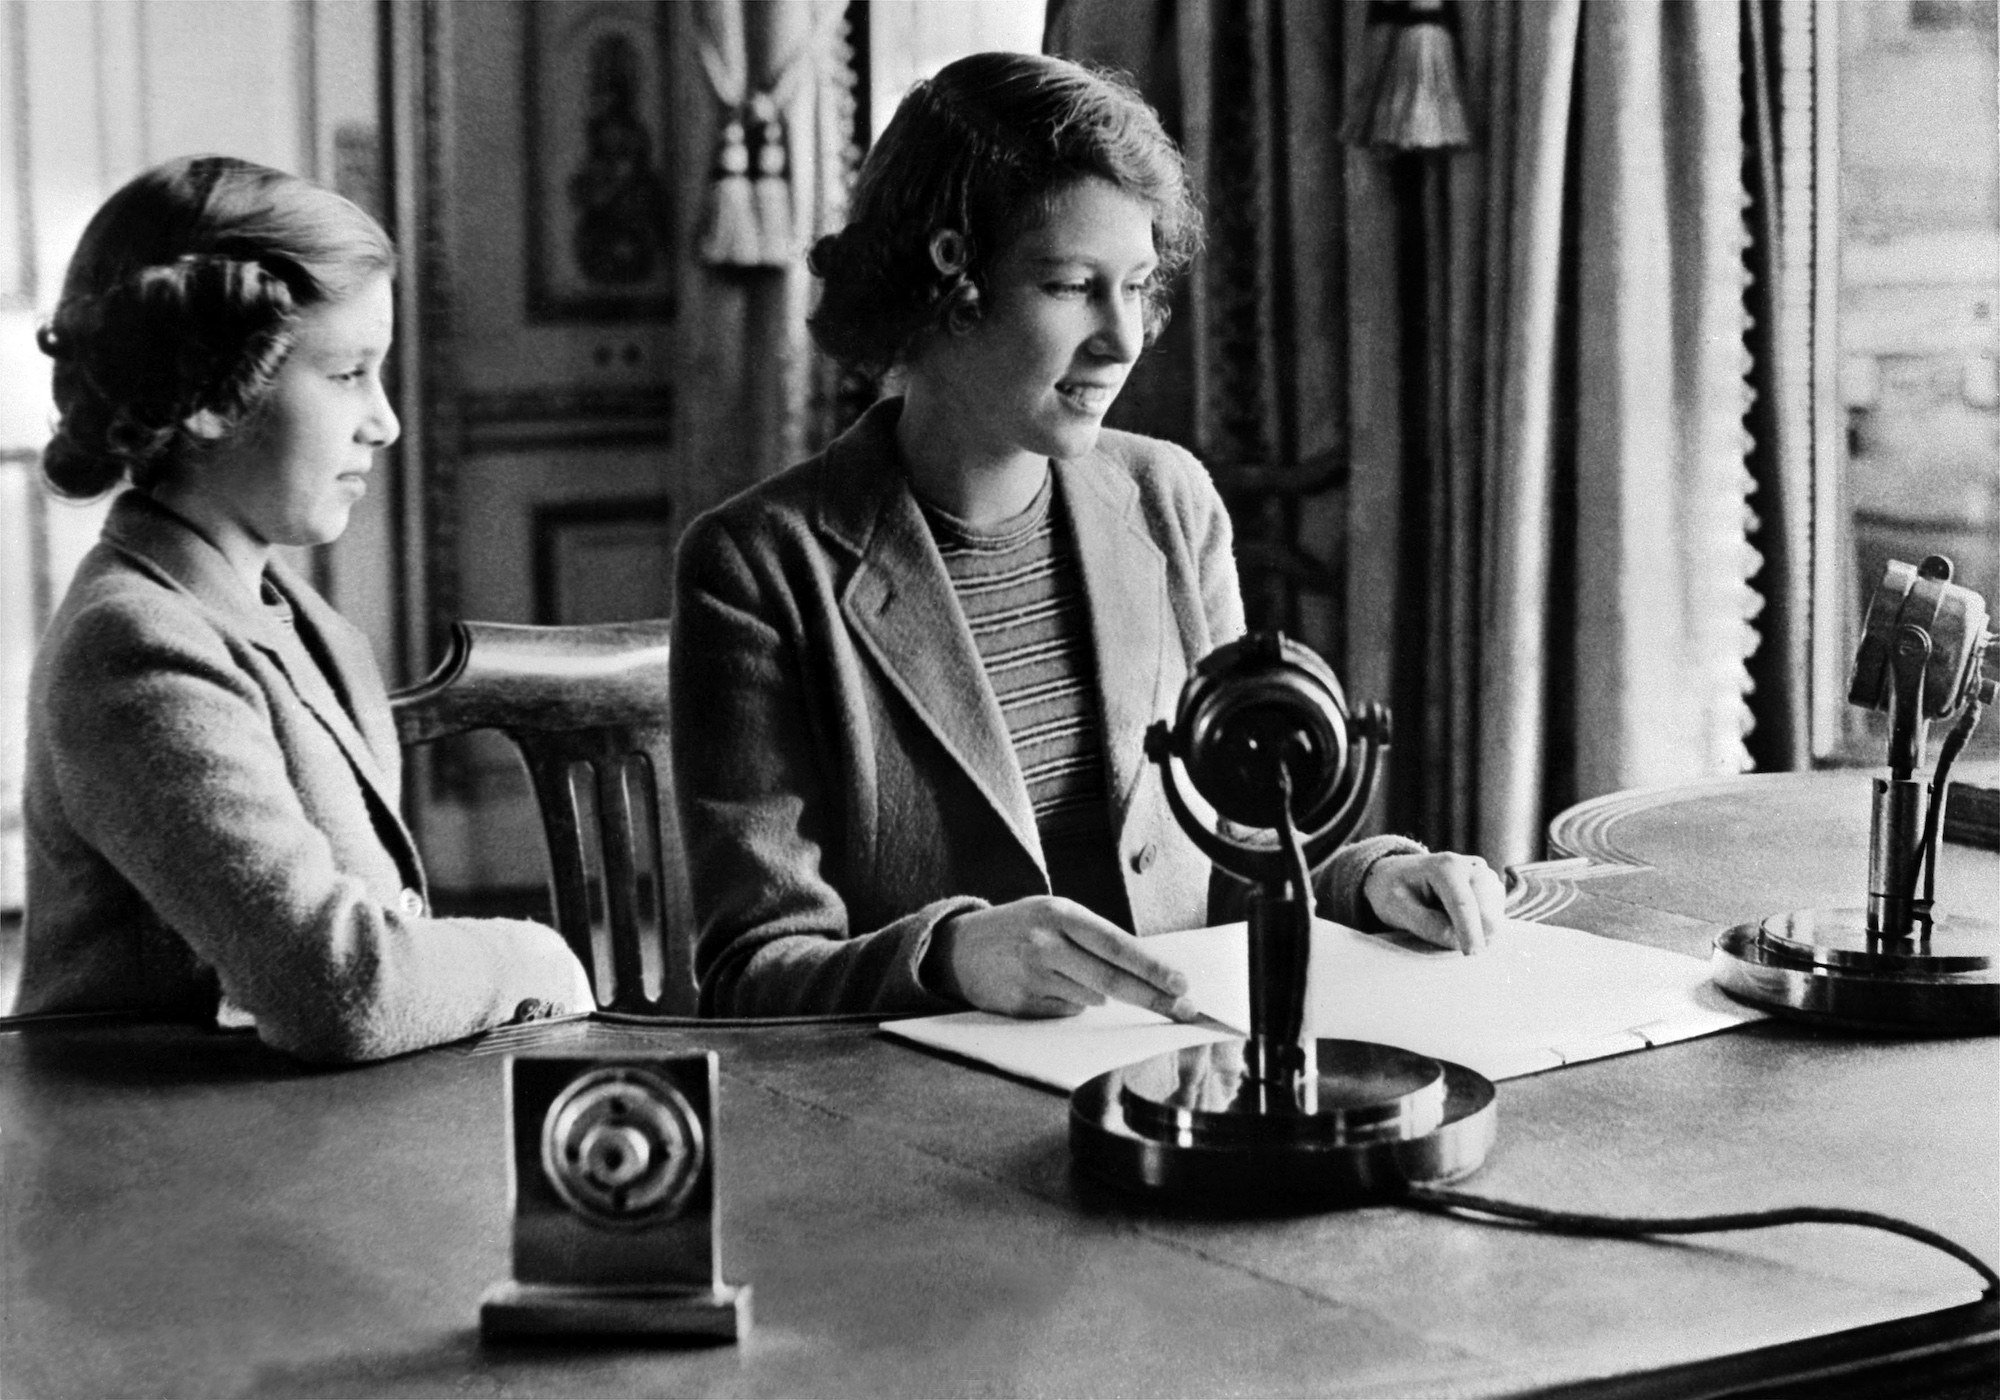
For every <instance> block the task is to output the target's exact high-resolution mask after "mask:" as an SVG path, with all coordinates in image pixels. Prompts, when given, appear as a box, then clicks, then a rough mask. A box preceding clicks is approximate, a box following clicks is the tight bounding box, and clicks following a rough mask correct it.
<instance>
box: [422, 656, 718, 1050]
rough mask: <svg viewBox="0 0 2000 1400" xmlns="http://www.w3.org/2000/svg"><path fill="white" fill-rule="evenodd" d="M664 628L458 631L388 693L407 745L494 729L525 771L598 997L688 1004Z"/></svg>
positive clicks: (568, 930) (556, 892)
mask: <svg viewBox="0 0 2000 1400" xmlns="http://www.w3.org/2000/svg"><path fill="white" fill-rule="evenodd" d="M668 632H669V624H668V623H667V622H666V621H664V620H661V621H647V622H610V623H598V624H592V625H587V626H564V627H529V626H520V625H515V624H510V623H498V622H459V623H455V624H453V628H452V639H451V647H450V651H449V652H448V654H447V655H446V656H445V658H444V660H443V662H442V663H440V665H439V666H438V668H437V670H436V671H434V672H433V673H432V674H431V675H430V676H429V677H428V678H426V679H425V680H423V681H421V682H419V683H418V684H416V685H414V686H411V687H410V688H408V689H407V690H402V691H398V692H397V693H396V694H395V695H394V696H392V697H391V706H392V708H393V710H394V712H395V716H396V728H397V733H398V736H399V738H400V739H401V741H402V743H403V745H404V746H405V747H410V746H414V745H420V744H428V743H431V742H433V741H435V740H438V739H442V738H445V737H446V736H448V735H452V734H460V733H464V732H466V731H468V730H474V729H497V730H499V731H501V732H502V733H504V734H506V735H507V737H508V738H509V739H511V740H513V741H514V746H515V748H516V749H517V750H518V751H519V753H520V755H521V760H522V762H523V763H525V764H526V765H527V769H528V777H529V779H530V781H531V782H532V783H533V785H534V791H535V799H536V802H537V803H538V805H539V806H540V809H541V818H542V830H543V834H544V835H545V836H546V838H547V840H548V852H549V877H550V885H551V893H552V896H553V899H554V904H555V924H556V928H557V929H558V930H559V931H560V932H561V933H562V935H563V937H564V938H565V939H567V940H568V942H569V945H570V947H571V948H573V949H575V951H576V955H577V957H579V958H580V959H582V961H583V965H584V967H586V968H587V969H588V970H589V972H590V976H591V980H592V982H593V983H594V984H595V986H596V988H597V1001H598V1006H599V1007H600V1008H601V1009H603V1010H606V1011H612V1012H620V1013H625V1014H632V1015H692V1014H693V1013H694V1010H695V992H694V966H693V942H692V929H693V913H692V908H691V906H690V904H689V901H688V893H687V880H686V874H685V869H684V866H683V864H682V858H681V844H680V839H679V831H678V826H677V823H676V820H675V814H674V804H673V789H672V782H673V777H672V769H671V767H670V764H669V761H668V753H667V734H668V717H667V642H668Z"/></svg>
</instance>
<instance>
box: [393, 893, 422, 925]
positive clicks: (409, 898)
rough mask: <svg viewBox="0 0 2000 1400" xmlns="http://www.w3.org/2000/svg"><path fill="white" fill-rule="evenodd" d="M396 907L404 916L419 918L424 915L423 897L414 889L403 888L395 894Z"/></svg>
mask: <svg viewBox="0 0 2000 1400" xmlns="http://www.w3.org/2000/svg"><path fill="white" fill-rule="evenodd" d="M396 908H397V909H399V910H401V911H402V913H403V915H404V917H405V918H411V919H421V918H422V917H423V916H424V897H423V896H422V895H420V894H418V893H417V892H416V891H415V890H404V891H403V892H402V893H401V894H399V895H397V896H396Z"/></svg>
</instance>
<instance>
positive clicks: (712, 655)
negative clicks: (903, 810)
mask: <svg viewBox="0 0 2000 1400" xmlns="http://www.w3.org/2000/svg"><path fill="white" fill-rule="evenodd" d="M675 599H676V606H675V623H674V646H673V653H672V668H671V670H672V681H671V684H672V687H673V696H672V708H673V714H674V725H673V756H674V788H675V796H676V799H677V801H678V802H679V804H680V812H681V831H682V837H683V840H684V842H685V847H686V853H687V862H688V879H689V884H690V886H691V889H692V891H693V896H694V907H695V919H696V925H697V943H696V948H695V980H696V982H697V984H698V986H699V987H700V1005H701V1009H702V1011H703V1013H704V1014H707V1015H734V1016H781V1015H810V1014H818V1013H827V1012H871V1013H906V1012H925V1011H938V1010H950V1009H954V1008H955V1007H957V1006H958V1003H956V1002H953V1001H950V1000H948V999H946V998H944V997H942V996H939V995H938V994H936V993H935V992H933V991H932V990H930V989H928V988H926V987H925V986H924V985H923V983H922V981H921V980H920V978H919V976H918V967H919V965H920V964H921V963H922V961H923V956H924V953H925V951H926V950H927V949H928V948H929V946H930V939H931V934H932V932H933V931H934V930H935V929H936V928H937V926H938V925H939V924H940V923H942V922H943V921H944V920H945V919H947V918H950V917H951V916H952V915H954V914H959V913H963V912H966V911H968V910H973V909H983V908H986V907H987V902H986V901H985V900H983V899H979V898H976V897H973V896H969V895H967V896H960V897H954V898H946V899H938V900H933V901H931V902H929V903H926V904H923V905H920V906H919V907H917V908H915V909H913V910H912V911H911V912H909V913H907V914H905V915H902V916H901V917H899V918H896V919H894V920H893V921H891V922H890V923H888V924H886V925H885V926H883V927H881V928H874V929H855V928H854V927H852V920H851V918H850V911H849V908H848V905H847V902H846V900H845V899H844V898H843V897H842V895H841V893H840V890H839V889H838V888H837V887H836V885H835V884H834V882H833V878H832V877H830V875H829V870H830V869H832V868H837V865H838V861H839V859H840V857H841V855H842V854H843V852H842V850H841V844H842V841H843V839H844V832H843V829H842V816H841V813H842V810H843V806H844V804H843V802H842V800H841V799H842V796H843V794H841V793H840V792H839V791H838V790H837V788H836V784H837V783H838V782H840V781H841V779H840V776H839V774H838V772H837V769H836V768H835V767H834V761H833V760H832V759H831V757H830V755H832V754H833V753H834V752H835V751H836V746H835V745H834V744H833V743H832V742H830V740H831V738H832V736H831V734H830V733H829V732H828V729H827V726H830V725H832V724H833V723H834V722H835V720H834V717H833V716H831V715H826V714H820V713H817V712H816V710H815V707H814V705H813V704H812V702H811V700H810V699H809V694H808V687H807V685H806V681H805V676H804V669H805V666H806V664H807V663H806V660H805V658H803V657H802V656H801V654H800V650H801V647H802V646H803V645H804V644H803V643H802V642H800V641H798V640H795V639H797V638H800V637H801V636H802V635H803V628H802V626H801V625H800V624H799V622H798V620H797V610H796V608H795V606H794V600H792V599H791V598H790V597H789V596H787V593H786V590H785V587H784V585H783V584H782V582H780V581H779V580H778V579H777V578H776V577H774V576H773V575H772V574H771V573H769V572H766V571H760V570H757V569H755V568H753V567H752V565H751V563H750V562H749V560H748V559H747V558H746V554H745V551H744V549H743V548H742V547H741V546H739V545H738V543H737V542H736V540H735V539H733V538H732V537H731V536H730V534H729V533H728V530H727V529H726V528H725V526H724V525H723V523H722V522H721V521H718V520H715V519H712V518H711V519H709V520H707V521H703V522H700V523H697V524H696V525H695V526H694V527H692V529H691V530H690V532H689V535H688V538H687V541H686V543H685V544H684V545H683V546H682V549H681V557H680V578H679V582H678V586H677V591H676V595H675ZM819 661H820V663H821V664H826V663H825V658H819Z"/></svg>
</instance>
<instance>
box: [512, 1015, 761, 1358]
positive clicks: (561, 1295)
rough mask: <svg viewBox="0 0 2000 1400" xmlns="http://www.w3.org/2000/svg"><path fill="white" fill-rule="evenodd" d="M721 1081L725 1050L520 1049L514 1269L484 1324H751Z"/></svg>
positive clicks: (741, 1328) (676, 1329) (695, 1333)
mask: <svg viewBox="0 0 2000 1400" xmlns="http://www.w3.org/2000/svg"><path fill="white" fill-rule="evenodd" d="M716 1087H717V1075H716V1059H715V1052H714V1051H712V1050H697V1051H690V1052H684V1053H679V1054H671V1055H620V1056H617V1057H613V1058H602V1057H579V1056H574V1055H517V1056H514V1057H512V1058H510V1059H509V1060H508V1062H507V1118H508V1122H509V1124H510V1127H511V1134H512V1151H511V1154H510V1157H509V1168H510V1170H509V1189H510V1192H511V1195H512V1199H513V1215H514V1276H513V1278H512V1279H510V1280H508V1281H506V1282H504V1283H501V1284H498V1285H496V1286H495V1287H494V1288H492V1289H491V1290H490V1291H489V1292H488V1293H487V1295H486V1297H485V1299H484V1300H483V1301H482V1302H481V1304H480V1308H479V1330H480V1334H481V1335H482V1336H484V1337H487V1338H496V1339H497V1338H504V1337H548V1336H565V1335H567V1336H591V1335H624V1336H652V1337H697V1338H699V1337H707V1338H712V1339H715V1340H717V1341H735V1340H738V1339H739V1338H741V1337H742V1336H743V1335H744V1334H745V1333H746V1332H748V1331H749V1330H750V1286H749V1285H748V1284H728V1283H724V1282H723V1280H722V1260H721V1249H720V1241H719V1239H718V1236H717V1220H716V1189H715V1104H716Z"/></svg>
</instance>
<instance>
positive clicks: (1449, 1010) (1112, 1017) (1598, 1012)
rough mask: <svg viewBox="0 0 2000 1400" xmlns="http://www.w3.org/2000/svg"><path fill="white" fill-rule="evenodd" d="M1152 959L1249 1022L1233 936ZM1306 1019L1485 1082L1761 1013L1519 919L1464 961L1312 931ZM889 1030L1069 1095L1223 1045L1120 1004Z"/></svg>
mask: <svg viewBox="0 0 2000 1400" xmlns="http://www.w3.org/2000/svg"><path fill="white" fill-rule="evenodd" d="M1146 951H1147V952H1149V953H1152V954H1153V955H1154V956H1156V957H1158V958H1160V959H1161V961H1163V962H1167V963H1171V964H1172V965H1174V966H1175V967H1177V968H1179V969H1180V970H1181V971H1182V972H1185V973H1186V974H1187V977H1188V985H1189V989H1190V990H1189V996H1190V997H1191V998H1192V999H1193V1000H1194V1002H1195V1004H1196V1005H1197V1006H1199V1007H1200V1008H1201V1009H1202V1010H1203V1011H1206V1012H1207V1013H1208V1014H1209V1015H1211V1016H1214V1017H1215V1018H1216V1019H1217V1020H1220V1021H1224V1022H1226V1023H1228V1024H1229V1025H1232V1026H1236V1027H1239V1028H1241V1027H1245V1026H1247V1025H1248V1023H1249V1019H1250V1012H1249V1006H1250V993H1249V980H1248V967H1249V951H1248V947H1247V945H1246V943H1245V940H1244V934H1243V925H1242V924H1240V923H1238V924H1224V925H1222V926H1221V927H1219V928H1209V929H1191V930H1189V931H1187V932H1185V933H1169V934H1160V935H1157V936H1155V937H1152V938H1149V939H1147V940H1146ZM1306 1008H1307V1009H1306V1014H1307V1017H1308V1021H1309V1024H1310V1026H1311V1028H1312V1030H1313V1032H1314V1033H1315V1034H1317V1035H1320V1036H1327V1037H1337V1038H1340V1039H1344V1040H1373V1041H1379V1042H1381V1043H1383V1044H1386V1045H1399V1046H1402V1047H1403V1048H1404V1049H1407V1050H1415V1051H1417V1052H1419V1053H1421V1054H1425V1055H1434V1056H1436V1057H1438V1058H1439V1059H1445V1060H1454V1061H1456V1062H1457V1063H1459V1064H1462V1065H1464V1066H1466V1067H1467V1068H1469V1069H1474V1070H1477V1071H1478V1072H1479V1073H1481V1074H1483V1075H1485V1076H1486V1077H1487V1078H1488V1079H1512V1078H1514V1077H1516V1076H1517V1075H1523V1074H1534V1073H1537V1072H1538V1071H1541V1070H1548V1069H1556V1068H1558V1067H1560V1066H1562V1065H1566V1064H1576V1063H1579V1062H1580V1061H1583V1060H1589V1059H1597V1058H1599V1057H1601V1056H1604V1055H1617V1054H1623V1053H1625V1052H1628V1051H1633V1050H1644V1049H1646V1048H1648V1047H1650V1046H1654V1045H1664V1044H1666V1043H1668V1042H1669V1041H1674V1040H1686V1039H1689V1038H1690V1037H1693V1036H1698V1035H1708V1034H1710V1033H1712V1032H1715V1031H1720V1030H1727V1029H1729V1028H1730V1027H1732V1026H1738V1025H1742V1024H1743V1023H1744V1022H1746V1021H1755V1020H1760V1019H1762V1017H1763V1015H1764V1013H1763V1012H1761V1011H1754V1010H1752V1009H1750V1008H1749V1007H1746V1006H1742V1005H1740V1004H1738V1003H1736V1002H1733V1001H1731V1000H1730V999H1729V998H1728V997H1726V996H1724V995H1723V994H1722V993H1721V992H1720V991H1718V990H1716V988H1715V987H1714V986H1713V984H1711V983H1710V981H1709V977H1708V964H1707V963H1705V962H1702V961H1700V960H1699V959H1696V958H1689V957H1684V956H1682V955H1681V954H1679V953H1669V952H1665V951H1663V950H1661V949H1658V948H1649V947H1647V946H1646V945H1644V944H1641V943H1625V942H1621V941H1619V940H1617V939H1614V938H1603V937H1600V936H1598V935H1597V934H1592V933H1584V932H1581V931H1580V930H1577V929H1572V928H1560V927H1557V926H1555V925H1551V924H1532V923H1519V922H1509V923H1508V924H1507V925H1506V927H1505V929H1504V930H1503V931H1502V932H1501V934H1500V936H1499V937H1497V938H1495V939H1494V940H1493V943H1492V945H1491V946H1490V947H1488V949H1487V950H1486V951H1485V952H1484V953H1481V954H1479V955H1478V956H1476V957H1469V958H1468V957H1465V956H1463V955H1462V954H1459V953H1455V952H1448V951H1445V950H1442V949H1431V948H1419V947H1417V946H1416V945H1414V944H1413V943H1408V942H1405V941H1403V940H1400V939H1394V938H1385V937H1381V936H1374V935H1368V934H1361V933H1357V932H1355V931H1354V930H1353V929H1350V928H1344V927H1342V926H1340V925H1338V924H1330V923H1326V922H1323V921H1318V920H1315V921H1314V925H1313V953H1312V969H1311V974H1310V981H1309V986H1308V989H1307V997H1306ZM882 1029H883V1031H884V1032H885V1033H887V1034H889V1035H892V1036H898V1037H900V1038H902V1039H905V1040H910V1041H914V1042H916V1043H917V1044H919V1045H927V1046H930V1047H931V1048H933V1049H937V1050H943V1051H947V1052H949V1053H951V1054H955V1055H963V1056H965V1057H967V1058H969V1059H972V1060H977V1061H979V1062H980V1063H982V1064H988V1065H991V1066H993V1067H994V1068H996V1069H1001V1070H1005V1071H1006V1072H1007V1073H1009V1074H1015V1075H1019V1076H1021V1077H1022V1078H1025V1079H1030V1080H1033V1081H1034V1082H1036V1083H1038V1084H1046V1085H1048V1086H1049V1087H1050V1088H1052V1089H1059V1090H1062V1091H1063V1092H1065V1093H1067V1092H1068V1091H1070V1090H1072V1089H1074V1088H1076V1087H1077V1086H1078V1085H1080V1084H1083V1083H1084V1082H1085V1081H1087V1080H1089V1079H1092V1078H1094V1077H1096V1076H1097V1075H1099V1074H1102V1073H1104V1072H1105V1071H1107V1070H1112V1069H1116V1068H1118V1066H1120V1065H1126V1064H1131V1063H1132V1062H1134V1061H1135V1060H1143V1059H1145V1058H1147V1057H1148V1056H1151V1055H1157V1054H1162V1053H1164V1052H1166V1051H1168V1050H1178V1049H1180V1048H1181V1047H1183V1046H1188V1045H1200V1044H1202V1043H1204V1042H1206V1041H1211V1040H1218V1039H1221V1038H1222V1036H1221V1033H1220V1032H1218V1031H1211V1030H1204V1029H1201V1028H1200V1027H1195V1026H1183V1025H1176V1024H1174V1023H1172V1022H1169V1021H1166V1020H1164V1019H1162V1018H1161V1017H1159V1016H1157V1015H1155V1014H1154V1013H1152V1012H1150V1011H1142V1010H1140V1009H1139V1008H1137V1007H1134V1006H1127V1005H1124V1004H1123V1003H1116V1002H1114V1003H1110V1004H1107V1005H1105V1006H1099V1007H1093V1008H1091V1009H1090V1010H1088V1011H1085V1012H1084V1013H1083V1014H1081V1015H1079V1016H1073V1017H1068V1018H1065V1019H1062V1020H1054V1021H1020V1020H1014V1019H1012V1018H1010V1017H1006V1016H994V1015H990V1014H988V1013H986V1012H983V1011H960V1012H955V1013H951V1014H948V1015H943V1016H925V1017H921V1018H918V1019H916V1020H909V1021H890V1022H886V1023H884V1025H883V1026H882Z"/></svg>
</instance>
